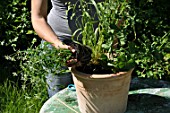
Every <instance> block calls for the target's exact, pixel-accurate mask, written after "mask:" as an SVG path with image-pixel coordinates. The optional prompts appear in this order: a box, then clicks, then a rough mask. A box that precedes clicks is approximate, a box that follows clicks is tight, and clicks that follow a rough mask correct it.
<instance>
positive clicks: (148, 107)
mask: <svg viewBox="0 0 170 113" xmlns="http://www.w3.org/2000/svg"><path fill="white" fill-rule="evenodd" d="M169 106H170V98H166V97H162V96H158V95H152V94H130V95H129V97H128V106H127V112H126V113H170V107H169Z"/></svg>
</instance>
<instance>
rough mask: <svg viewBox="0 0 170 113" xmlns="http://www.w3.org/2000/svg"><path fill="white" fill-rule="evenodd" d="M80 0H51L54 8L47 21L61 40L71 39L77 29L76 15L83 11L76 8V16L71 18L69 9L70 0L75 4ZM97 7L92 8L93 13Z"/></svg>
mask: <svg viewBox="0 0 170 113" xmlns="http://www.w3.org/2000/svg"><path fill="white" fill-rule="evenodd" d="M77 1H79V0H51V3H52V9H51V10H50V12H49V14H48V17H47V22H48V24H49V25H50V26H51V28H52V29H53V30H54V32H55V33H56V35H57V36H58V37H59V39H60V40H61V41H63V40H64V39H70V38H71V36H72V33H73V32H74V31H75V30H76V29H77V26H76V24H75V20H76V17H79V16H80V15H81V12H80V11H78V9H76V16H75V18H73V19H72V20H71V19H70V17H71V15H72V12H71V11H69V12H68V13H67V10H68V4H67V3H68V2H70V3H71V4H75V2H77ZM94 10H95V9H94V8H92V11H91V12H93V14H94V12H95V11H94Z"/></svg>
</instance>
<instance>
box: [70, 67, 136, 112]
mask: <svg viewBox="0 0 170 113" xmlns="http://www.w3.org/2000/svg"><path fill="white" fill-rule="evenodd" d="M132 71H133V69H131V70H129V71H128V72H119V73H117V74H85V73H82V72H79V71H77V70H76V69H74V68H72V69H71V72H72V75H73V81H74V84H75V87H76V93H77V99H78V105H79V109H80V111H81V113H124V112H125V111H126V107H127V99H128V92H129V86H130V81H131V73H132Z"/></svg>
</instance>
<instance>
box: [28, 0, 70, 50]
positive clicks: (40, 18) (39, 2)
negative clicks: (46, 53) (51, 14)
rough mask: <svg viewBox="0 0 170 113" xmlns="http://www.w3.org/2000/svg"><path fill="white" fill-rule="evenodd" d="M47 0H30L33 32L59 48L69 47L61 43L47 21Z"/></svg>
mask: <svg viewBox="0 0 170 113" xmlns="http://www.w3.org/2000/svg"><path fill="white" fill-rule="evenodd" d="M47 7H48V0H31V21H32V25H33V28H34V30H35V32H36V33H37V34H38V36H39V37H41V38H42V39H44V40H46V41H47V42H50V43H52V45H53V46H54V47H55V48H57V49H59V48H62V49H70V46H68V45H65V44H63V43H62V42H61V41H60V40H59V39H58V37H57V35H56V34H55V33H54V32H53V30H52V29H51V27H50V26H49V25H48V23H47Z"/></svg>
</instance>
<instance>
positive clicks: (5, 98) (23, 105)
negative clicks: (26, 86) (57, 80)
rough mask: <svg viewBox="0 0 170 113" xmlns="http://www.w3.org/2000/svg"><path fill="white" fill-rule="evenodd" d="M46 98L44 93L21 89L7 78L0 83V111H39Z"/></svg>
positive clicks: (17, 112)
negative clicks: (38, 93) (39, 93)
mask: <svg viewBox="0 0 170 113" xmlns="http://www.w3.org/2000/svg"><path fill="white" fill-rule="evenodd" d="M43 92H44V90H42V93H43ZM46 99H47V94H46V93H45V94H44V95H43V94H41V95H37V92H36V91H33V90H23V89H22V88H19V87H18V86H17V85H14V83H13V82H11V81H9V80H6V81H5V82H4V83H3V84H1V85H0V113H39V110H40V108H41V106H42V104H43V103H44V101H46Z"/></svg>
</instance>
